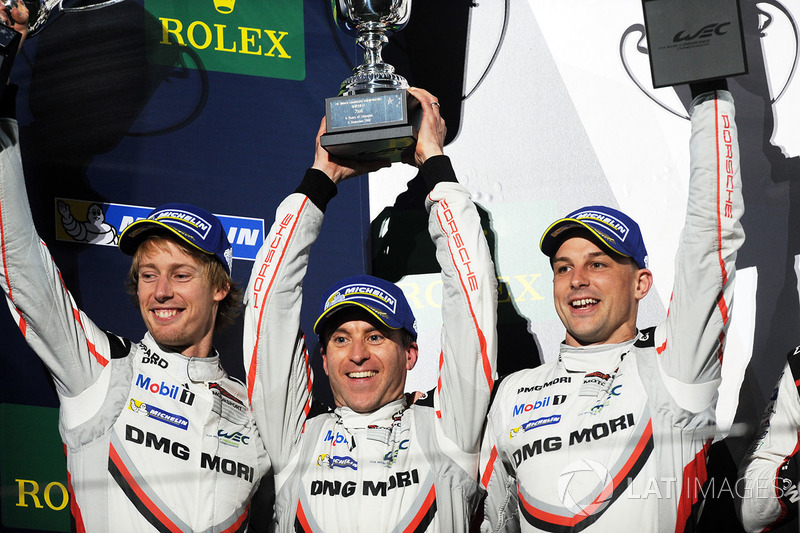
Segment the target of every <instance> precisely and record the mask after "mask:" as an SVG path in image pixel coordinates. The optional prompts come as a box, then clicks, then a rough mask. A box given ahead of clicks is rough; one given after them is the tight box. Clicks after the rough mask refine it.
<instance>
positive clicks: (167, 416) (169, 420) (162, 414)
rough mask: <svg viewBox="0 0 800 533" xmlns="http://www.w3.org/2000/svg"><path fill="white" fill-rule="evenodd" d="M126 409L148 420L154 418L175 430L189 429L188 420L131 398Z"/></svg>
mask: <svg viewBox="0 0 800 533" xmlns="http://www.w3.org/2000/svg"><path fill="white" fill-rule="evenodd" d="M128 409H130V410H131V411H133V412H134V413H138V414H140V415H143V416H146V417H148V418H155V419H156V420H158V421H159V422H164V423H165V424H169V425H170V426H174V427H176V428H180V429H183V430H186V429H187V428H188V427H189V420H188V419H186V418H184V417H182V416H179V415H176V414H172V413H170V412H169V411H164V410H163V409H159V408H158V407H154V406H152V405H147V404H146V403H144V402H138V401H136V400H134V399H133V398H131V402H130V404H128Z"/></svg>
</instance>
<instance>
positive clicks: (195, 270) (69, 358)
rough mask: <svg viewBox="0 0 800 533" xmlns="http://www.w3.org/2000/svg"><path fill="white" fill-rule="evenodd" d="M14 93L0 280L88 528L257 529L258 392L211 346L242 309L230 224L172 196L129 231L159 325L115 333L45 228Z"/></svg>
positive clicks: (139, 293)
mask: <svg viewBox="0 0 800 533" xmlns="http://www.w3.org/2000/svg"><path fill="white" fill-rule="evenodd" d="M18 20H19V19H18ZM15 94H16V88H15V87H13V86H8V87H7V88H6V90H5V92H4V93H3V101H2V104H0V106H1V107H2V114H0V116H1V117H3V118H0V248H1V249H2V262H3V265H2V266H3V268H2V270H0V285H2V288H3V291H4V292H5V295H6V299H7V302H8V304H9V308H10V310H11V313H12V316H13V317H14V319H15V320H16V321H17V323H18V326H19V328H20V330H21V331H22V333H23V335H24V336H25V339H26V341H27V342H28V344H29V345H30V346H31V348H32V349H33V350H34V351H35V352H36V353H37V354H38V356H39V357H40V358H41V360H42V362H43V363H44V364H45V366H46V367H47V369H48V371H49V372H50V374H51V375H52V377H53V381H54V383H55V388H56V392H57V394H58V398H59V402H60V410H59V431H60V433H61V437H62V440H63V442H64V446H65V451H66V455H67V470H68V480H69V493H70V500H71V501H70V509H71V512H72V516H73V518H74V521H75V528H76V530H78V531H89V532H101V531H103V532H105V531H184V532H188V531H217V532H222V531H230V532H234V531H245V529H246V528H247V524H248V517H249V503H250V499H251V497H252V495H253V493H254V492H255V490H256V488H257V487H258V485H259V482H260V480H261V478H262V476H263V475H264V474H266V473H267V472H268V471H269V469H270V463H269V458H268V457H267V455H266V451H265V449H264V445H263V442H262V441H261V438H260V437H259V433H258V429H257V426H256V424H255V420H254V417H253V413H252V411H251V410H250V408H249V405H248V403H247V392H246V389H245V387H244V385H243V384H242V383H241V382H239V381H237V380H235V379H232V378H230V377H229V376H228V375H227V374H226V372H225V371H224V370H223V368H222V366H221V365H220V358H219V354H218V353H217V351H216V350H215V349H214V348H213V346H212V336H213V333H214V328H215V326H216V325H218V324H219V323H220V321H223V320H226V319H227V318H230V316H231V312H232V310H233V309H235V308H236V307H237V299H236V296H235V295H234V292H235V289H234V288H233V287H232V282H231V279H230V268H231V262H232V261H231V260H232V257H231V254H230V252H231V248H230V244H229V243H228V241H227V237H226V236H225V232H224V230H223V228H222V225H221V224H220V222H219V220H218V219H217V218H216V217H214V216H213V215H211V214H210V213H208V212H207V211H205V210H202V209H199V208H196V207H194V206H190V205H185V204H168V205H164V206H161V207H160V208H156V209H155V210H154V211H153V212H152V213H151V214H150V217H149V218H148V219H146V220H140V221H137V222H134V223H133V224H131V225H130V226H128V228H126V230H125V232H124V233H123V234H122V237H121V240H120V247H121V249H122V250H123V251H124V252H126V253H128V254H130V255H133V256H134V258H133V265H132V267H131V271H130V276H129V278H130V279H129V285H130V286H131V289H132V292H133V293H134V294H135V295H136V299H137V301H138V302H139V308H140V311H141V314H142V317H143V320H144V322H145V325H146V326H147V329H148V333H147V334H146V335H145V337H144V338H143V339H142V340H141V341H139V342H138V343H132V342H130V341H129V340H127V339H124V338H122V337H118V336H116V335H114V334H112V333H108V332H106V331H103V330H102V329H100V328H99V327H97V326H96V325H95V324H94V323H93V322H92V321H91V320H90V319H89V318H88V317H87V316H86V315H85V314H84V313H83V312H82V311H81V310H80V309H78V308H77V306H76V304H75V301H74V300H73V298H72V295H71V294H70V293H69V291H68V290H67V288H66V287H65V286H64V284H63V281H62V279H61V275H60V273H59V271H58V268H57V267H56V266H55V264H54V262H53V260H52V258H51V256H50V253H49V251H48V249H47V246H46V245H45V243H44V242H43V241H42V240H41V239H40V238H39V236H38V235H37V233H36V228H35V227H34V224H33V220H32V217H31V212H30V206H29V204H28V195H27V192H26V188H25V180H24V177H23V171H22V162H21V158H20V148H19V135H18V129H17V122H16V120H15V118H14V97H15ZM232 291H234V292H232ZM10 356H11V355H10V354H6V357H10Z"/></svg>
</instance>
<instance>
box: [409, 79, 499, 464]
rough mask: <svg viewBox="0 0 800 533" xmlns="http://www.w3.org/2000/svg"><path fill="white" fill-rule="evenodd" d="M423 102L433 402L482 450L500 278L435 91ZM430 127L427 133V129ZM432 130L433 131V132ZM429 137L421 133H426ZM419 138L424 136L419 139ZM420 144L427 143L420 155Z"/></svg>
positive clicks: (451, 426) (465, 440)
mask: <svg viewBox="0 0 800 533" xmlns="http://www.w3.org/2000/svg"><path fill="white" fill-rule="evenodd" d="M414 96H415V97H416V98H417V99H419V100H420V102H421V104H422V107H423V112H424V115H423V124H422V126H421V127H420V140H422V139H423V138H425V139H431V138H437V139H440V140H439V142H438V147H437V146H436V143H434V142H430V143H428V144H427V145H428V146H429V147H430V148H424V147H423V148H420V146H418V147H417V161H418V163H421V164H422V167H421V170H422V177H423V179H424V180H425V182H426V184H427V185H428V187H429V189H431V192H430V193H429V194H428V197H427V198H426V201H425V205H426V208H427V209H428V212H429V219H428V231H429V232H430V235H431V239H433V243H434V245H435V246H436V258H437V260H438V262H439V265H440V267H441V269H442V282H443V288H442V319H443V322H444V326H443V328H442V339H441V345H442V354H441V356H440V362H439V368H440V370H439V383H438V386H437V388H436V395H435V403H434V405H435V406H436V408H437V416H440V420H441V423H442V428H443V431H444V434H445V435H446V436H447V437H448V438H449V439H450V440H451V441H453V442H455V443H456V444H457V445H458V447H459V448H460V449H461V450H463V451H465V452H469V453H473V452H477V451H478V448H479V445H480V438H481V431H482V429H483V424H484V421H485V417H486V412H487V410H488V408H489V396H490V395H491V391H492V385H493V383H494V379H495V377H496V376H495V371H496V360H497V339H496V335H497V333H496V332H497V278H496V276H495V271H494V264H493V263H492V259H491V256H490V254H489V246H488V244H487V243H486V237H485V236H484V233H483V229H482V228H481V224H480V217H479V215H478V210H477V209H476V207H475V204H474V203H472V200H471V199H470V195H469V192H468V191H467V190H466V189H465V188H464V187H463V186H461V185H459V184H458V182H457V181H456V178H455V173H454V172H453V168H452V166H451V165H450V160H449V159H448V158H447V157H445V156H443V155H436V154H437V153H441V144H442V142H443V140H444V122H443V121H442V120H441V117H440V116H439V109H438V106H437V105H432V103H433V100H432V98H433V97H431V95H430V94H428V93H425V92H421V93H414ZM426 128H427V130H428V131H429V132H431V134H430V135H425V136H424V132H425V130H426ZM433 132H435V133H433ZM423 136H424V137H423ZM418 144H419V143H418ZM421 150H429V152H427V154H423V155H420V151H421Z"/></svg>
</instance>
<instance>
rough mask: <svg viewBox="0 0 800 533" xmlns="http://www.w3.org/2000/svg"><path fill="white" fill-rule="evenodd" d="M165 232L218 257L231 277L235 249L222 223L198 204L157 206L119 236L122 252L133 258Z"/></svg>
mask: <svg viewBox="0 0 800 533" xmlns="http://www.w3.org/2000/svg"><path fill="white" fill-rule="evenodd" d="M165 230H166V231H168V232H170V233H172V234H174V235H176V236H177V237H179V238H180V239H181V240H182V241H183V242H185V243H187V244H189V245H190V246H192V247H193V248H197V249H198V250H200V251H201V252H205V253H207V254H209V255H213V256H215V257H216V258H217V259H219V261H220V263H222V265H223V266H224V267H225V271H226V272H227V273H228V275H230V274H231V269H232V268H233V248H232V247H231V243H230V242H228V236H227V235H225V228H223V227H222V222H220V221H219V219H218V218H217V217H215V216H214V215H212V214H211V213H209V212H208V211H206V210H205V209H201V208H199V207H197V206H194V205H189V204H176V203H174V204H164V205H160V206H158V207H156V208H155V209H153V210H152V211H150V214H149V215H147V218H144V219H142V220H137V221H136V222H133V223H132V224H130V225H129V226H127V227H126V228H125V230H123V232H122V235H120V237H119V249H120V250H122V251H123V253H126V254H128V255H133V254H135V253H136V249H137V248H139V245H140V244H142V241H144V240H145V239H146V238H147V237H150V236H151V235H153V234H158V233H162V234H163V233H165Z"/></svg>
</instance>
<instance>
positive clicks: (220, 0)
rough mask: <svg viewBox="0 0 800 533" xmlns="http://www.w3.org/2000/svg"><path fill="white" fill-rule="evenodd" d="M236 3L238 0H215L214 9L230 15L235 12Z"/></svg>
mask: <svg viewBox="0 0 800 533" xmlns="http://www.w3.org/2000/svg"><path fill="white" fill-rule="evenodd" d="M235 3H236V0H214V9H216V10H217V11H219V12H220V13H222V14H223V15H228V14H230V13H233V5H234V4H235Z"/></svg>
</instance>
